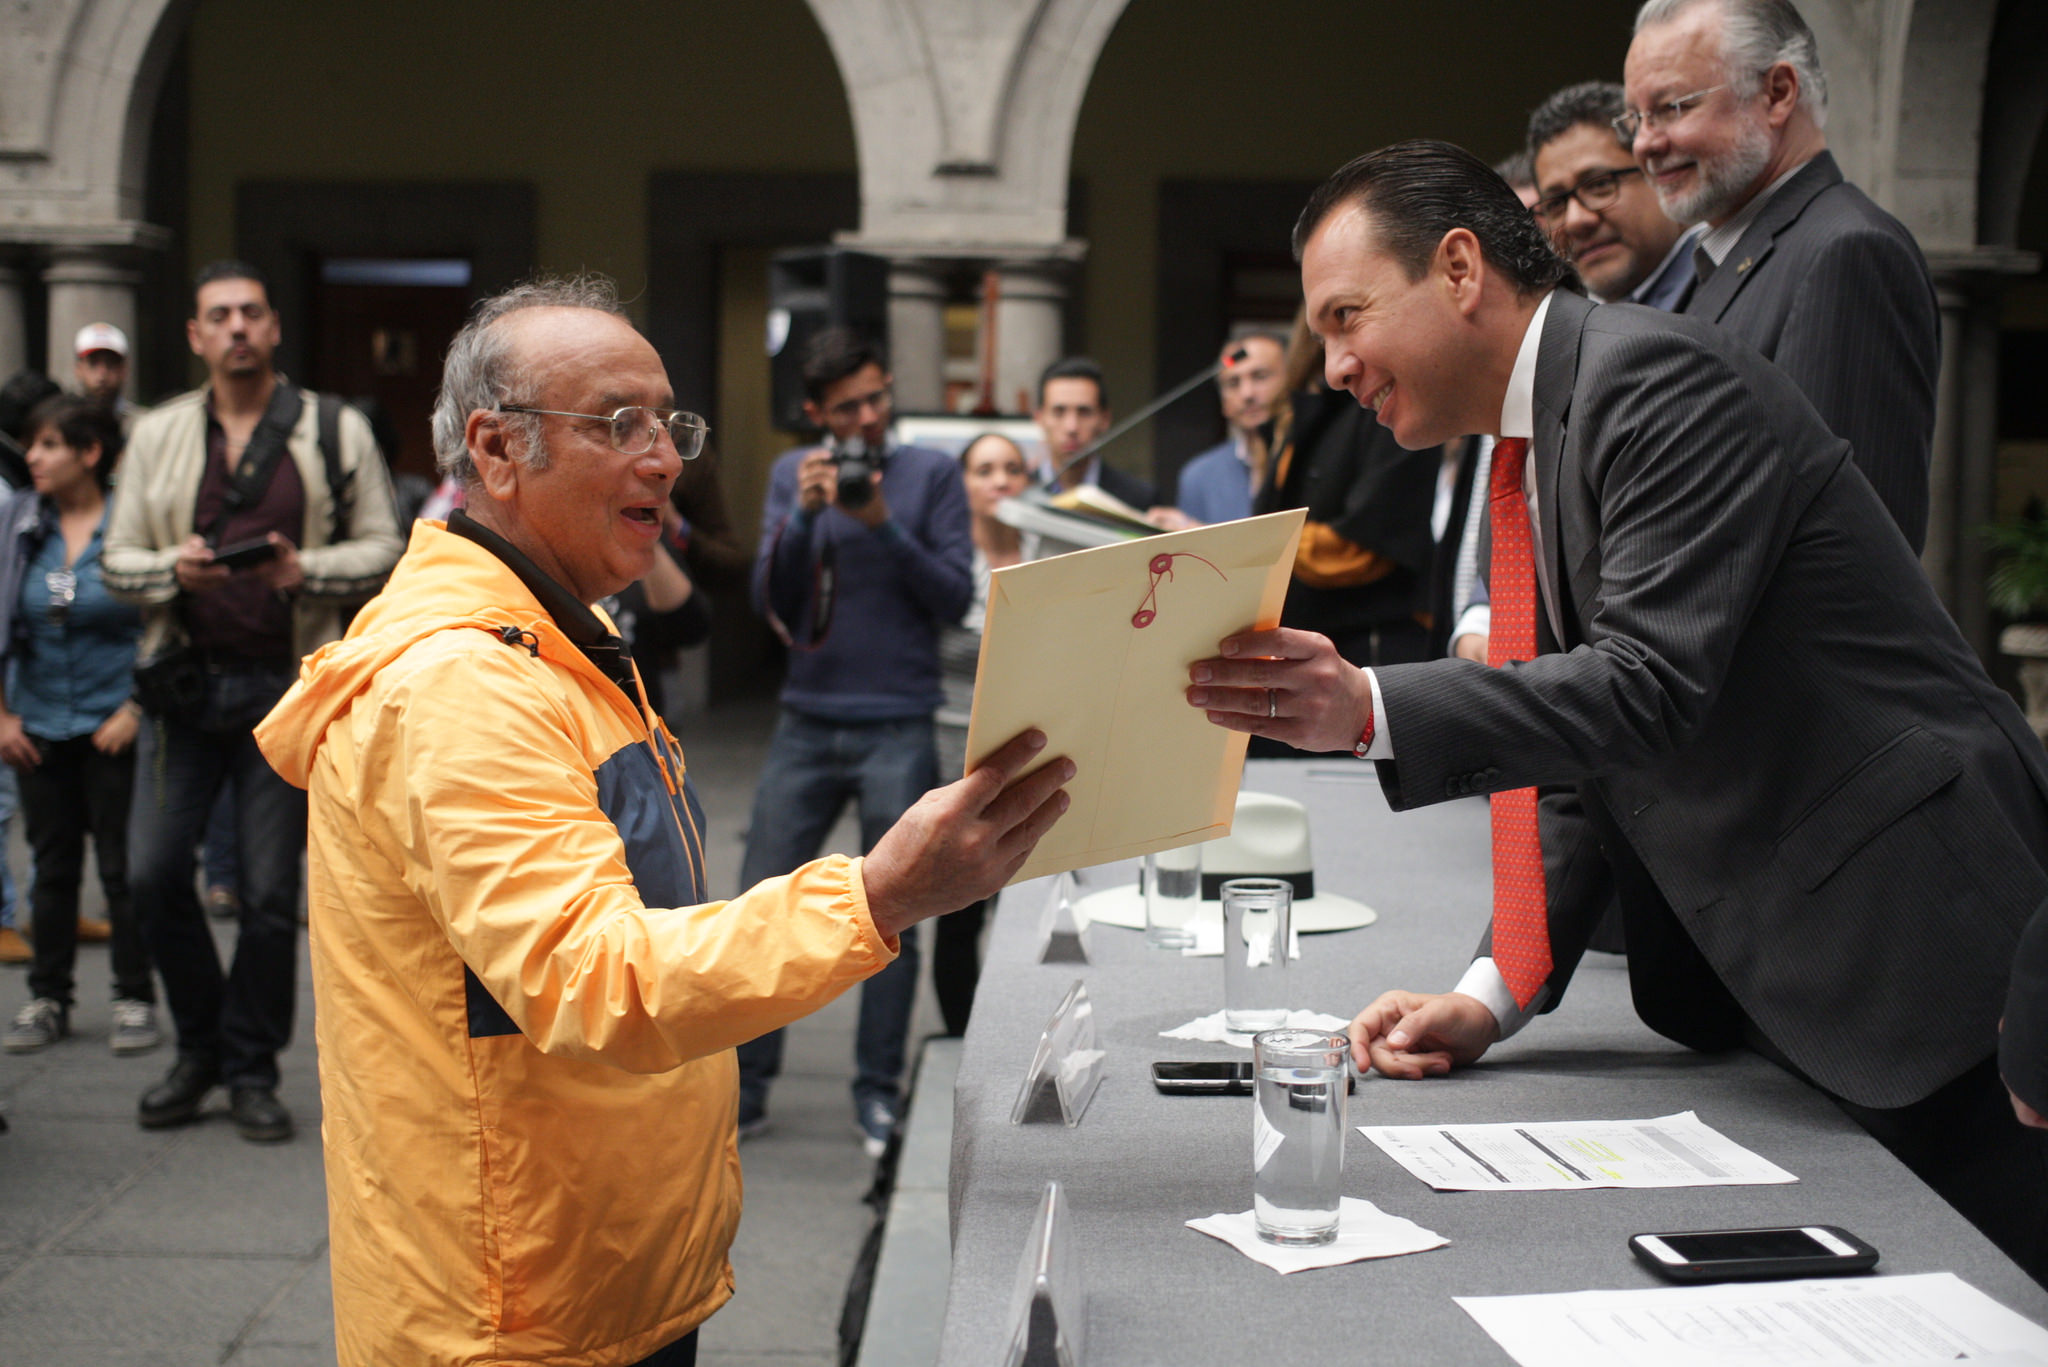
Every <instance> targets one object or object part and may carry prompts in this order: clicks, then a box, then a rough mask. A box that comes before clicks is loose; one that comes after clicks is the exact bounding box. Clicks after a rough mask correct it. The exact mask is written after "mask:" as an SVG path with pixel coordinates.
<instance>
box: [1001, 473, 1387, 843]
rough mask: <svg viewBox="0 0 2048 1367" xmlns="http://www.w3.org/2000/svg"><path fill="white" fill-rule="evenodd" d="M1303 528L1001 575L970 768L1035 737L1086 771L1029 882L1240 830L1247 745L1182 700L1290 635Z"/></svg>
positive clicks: (1284, 521)
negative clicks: (1250, 640)
mask: <svg viewBox="0 0 2048 1367" xmlns="http://www.w3.org/2000/svg"><path fill="white" fill-rule="evenodd" d="M1304 516H1305V514H1304V512H1303V511H1302V510H1301V509H1298V508H1297V509H1293V510H1290V511H1288V512H1284V513H1273V514H1271V515H1269V516H1266V517H1254V518H1247V519H1244V520H1243V521H1239V522H1222V523H1218V524H1216V525H1214V526H1210V527H1198V528H1195V529H1193V530H1191V531H1185V532H1174V533H1170V534H1168V535H1164V536H1153V537H1146V538H1145V539H1143V540H1140V541H1129V542H1124V543H1122V544H1119V545H1114V546H1102V547H1098V548H1096V549H1093V550H1086V551H1075V552H1072V553H1071V554H1068V555H1060V556H1054V557H1052V558H1050V559H1047V560H1038V561H1033V562H1032V563H1030V564H1025V565H1014V566H1011V567H1009V568H1006V569H1000V570H997V571H996V572H995V574H994V575H993V576H992V578H991V581H990V585H989V603H988V620H987V624H986V625H985V627H984V628H983V632H982V639H981V663H980V669H979V673H978V675H977V682H976V686H975V693H974V716H973V719H972V721H971V723H970V724H969V727H968V732H967V767H968V769H969V770H970V771H971V770H972V769H973V768H974V767H975V766H976V765H978V764H980V763H981V762H982V760H983V759H984V758H985V757H986V756H988V755H989V754H990V753H991V752H993V751H994V750H995V748H996V746H997V745H998V744H999V743H1000V742H1002V741H1004V740H1007V739H1008V738H1009V737H1011V736H1014V735H1016V734H1017V733H1018V732H1019V731H1022V730H1024V729H1025V728H1027V727H1036V728H1038V729H1039V730H1041V731H1043V732H1044V733H1045V735H1046V737H1047V744H1046V750H1045V753H1047V754H1049V755H1067V756H1070V757H1071V758H1072V759H1073V760H1074V762H1075V764H1076V765H1077V766H1078V769H1079V772H1078V775H1077V777H1076V778H1075V779H1074V781H1073V783H1072V784H1071V785H1069V787H1068V789H1067V792H1068V793H1069V795H1070V796H1071V798H1072V800H1073V805H1072V807H1071V808H1070V809H1069V811H1068V812H1067V814H1066V815H1065V817H1063V818H1062V819H1061V820H1060V821H1059V823H1058V824H1057V825H1055V826H1054V827H1053V828H1052V830H1051V831H1050V832H1048V833H1047V834H1046V836H1045V838H1044V839H1042V840H1041V841H1040V842H1039V843H1038V848H1037V849H1036V851H1034V852H1033V854H1032V855H1031V857H1030V858H1029V859H1028V860H1026V861H1025V862H1024V864H1023V866H1022V867H1021V868H1020V869H1019V870H1018V872H1017V875H1016V878H1017V880H1022V879H1026V878H1037V877H1041V876H1044V875H1046V874H1053V873H1063V872H1065V871H1067V870H1069V869H1076V868H1083V867H1086V866H1088V865H1091V864H1101V863H1106V862H1108V861H1110V860H1114V859H1129V858H1133V857H1135V856H1137V855H1141V854H1147V853H1151V852H1152V851H1155V850H1165V849H1173V848H1176V847H1177V846H1181V845H1191V844H1194V843H1195V842H1197V841H1200V840H1208V839H1211V838H1213V837H1215V836H1219V835H1222V834H1224V833H1225V832H1227V831H1228V830H1229V829H1230V821H1231V817H1232V814H1233V813H1234V812H1235V810H1236V799H1237V787H1238V780H1239V779H1240V777H1241V776H1242V774H1243V771H1244V752H1245V745H1246V740H1245V737H1244V736H1243V735H1241V734H1239V733H1237V732H1236V731H1232V730H1227V729H1224V728H1222V727H1218V726H1212V725H1210V724H1209V722H1208V721H1207V720H1206V719H1205V718H1204V717H1203V716H1202V715H1201V714H1200V713H1198V712H1196V711H1194V710H1192V709H1191V708H1189V707H1188V705H1187V702H1186V701H1185V699H1184V697H1183V690H1184V689H1185V687H1186V684H1187V679H1188V669H1189V667H1190V666H1191V665H1193V664H1194V663H1195V662H1196V661H1197V660H1201V659H1204V658H1206V657H1208V656H1211V655H1213V654H1214V653H1215V651H1216V648H1217V647H1216V643H1217V642H1218V641H1219V640H1221V639H1222V638H1223V637H1225V636H1228V635H1231V634H1232V633H1235V632H1242V631H1245V630H1247V629H1270V628H1272V627H1274V626H1275V625H1276V624H1277V623H1278V622H1279V620H1280V609H1281V606H1282V604H1283V603H1284V602H1285V601H1286V597H1287V584H1288V579H1289V577H1290V575H1291V573H1292V571H1293V567H1294V551H1295V544H1296V542H1297V541H1298V540H1299V539H1300V536H1301V525H1302V520H1303V518H1304ZM1345 743H1346V744H1349V741H1346V742H1345Z"/></svg>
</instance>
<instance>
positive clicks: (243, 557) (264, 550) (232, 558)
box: [213, 539, 277, 570]
mask: <svg viewBox="0 0 2048 1367" xmlns="http://www.w3.org/2000/svg"><path fill="white" fill-rule="evenodd" d="M275 559H277V546H276V545H275V543H273V542H271V541H269V540H267V539H266V540H262V541H237V542H236V543H235V544H234V545H232V546H222V547H221V548H220V549H219V550H217V551H215V552H214V553H213V563H214V564H216V565H222V566H225V567H226V568H228V569H231V570H249V569H254V568H256V566H258V565H261V564H263V563H264V562H265V561H269V560H275Z"/></svg>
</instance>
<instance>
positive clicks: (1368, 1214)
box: [1188, 1196, 1450, 1275]
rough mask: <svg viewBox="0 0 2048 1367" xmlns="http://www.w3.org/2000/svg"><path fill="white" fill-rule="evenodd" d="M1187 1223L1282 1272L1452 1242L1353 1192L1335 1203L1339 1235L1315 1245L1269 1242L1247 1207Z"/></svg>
mask: <svg viewBox="0 0 2048 1367" xmlns="http://www.w3.org/2000/svg"><path fill="white" fill-rule="evenodd" d="M1188 1228H1189V1229H1192V1230H1198V1231H1200V1232H1201V1233H1203V1234H1207V1235H1209V1236H1210V1237H1211V1238H1216V1239H1221V1240H1222V1241H1223V1242H1224V1243H1226V1244H1229V1245H1230V1246H1231V1247H1232V1248H1234V1249H1236V1250H1237V1251H1238V1252H1239V1253H1242V1254H1244V1256H1245V1257H1247V1258H1250V1259H1251V1260H1252V1261H1253V1262H1255V1263H1264V1264H1265V1265H1266V1266H1267V1267H1270V1268H1272V1269H1273V1270H1274V1271H1275V1272H1278V1273H1281V1274H1282V1275H1285V1274H1286V1273H1289V1272H1301V1271H1304V1270H1306V1269H1308V1268H1311V1267H1336V1266H1338V1265H1339V1264H1342V1263H1356V1262H1363V1261H1364V1260H1365V1259H1367V1258H1396V1257H1399V1256H1400V1255H1401V1254H1403V1253H1421V1252H1424V1251H1426V1250H1428V1249H1432V1248H1442V1247H1444V1246H1445V1245H1447V1244H1448V1243H1450V1240H1449V1239H1446V1238H1445V1237H1444V1236H1443V1235H1441V1234H1438V1233H1437V1232H1436V1231H1435V1230H1431V1229H1424V1228H1423V1227H1422V1226H1421V1225H1418V1224H1416V1223H1415V1222H1414V1221H1413V1220H1404V1219H1402V1218H1401V1217H1400V1216H1398V1215H1389V1214H1387V1213H1386V1212H1385V1211H1383V1210H1381V1209H1380V1208H1379V1207H1378V1206H1376V1205H1374V1204H1373V1203H1372V1202H1370V1201H1361V1200H1358V1199H1357V1198H1356V1197H1351V1196H1346V1197H1345V1198H1344V1199H1343V1200H1342V1201H1341V1202H1340V1203H1339V1204H1338V1206H1337V1237H1336V1238H1335V1239H1333V1240H1331V1241H1330V1242H1329V1243H1327V1244H1318V1245H1315V1246H1313V1247H1301V1246H1297V1245H1291V1244H1269V1243H1267V1242H1266V1241H1265V1240H1263V1239H1261V1238H1260V1237H1259V1233H1258V1229H1257V1228H1256V1227H1255V1226H1254V1225H1253V1224H1252V1213H1251V1212H1250V1211H1248V1210H1247V1211H1243V1212H1241V1213H1240V1214H1237V1215H1211V1216H1209V1217H1208V1218H1207V1219H1203V1220H1190V1221H1188Z"/></svg>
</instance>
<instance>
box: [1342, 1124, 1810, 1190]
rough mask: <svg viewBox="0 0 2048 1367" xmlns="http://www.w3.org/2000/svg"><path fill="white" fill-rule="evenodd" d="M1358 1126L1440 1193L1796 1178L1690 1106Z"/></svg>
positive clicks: (1736, 1184)
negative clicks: (1624, 1116)
mask: <svg viewBox="0 0 2048 1367" xmlns="http://www.w3.org/2000/svg"><path fill="white" fill-rule="evenodd" d="M1358 1130H1359V1133H1361V1134H1363V1135H1364V1136H1365V1137H1366V1138H1367V1139H1370V1140H1371V1141H1372V1142H1373V1143H1375V1144H1377V1145H1379V1146H1380V1147H1381V1148H1382V1149H1384V1150H1386V1152H1387V1155H1388V1156H1389V1157H1391V1158H1392V1159H1393V1160H1394V1161H1395V1162H1397V1163H1399V1164H1400V1165H1401V1166H1402V1167H1404V1168H1406V1169H1408V1171H1410V1172H1412V1173H1414V1174H1415V1175H1416V1176H1417V1177H1420V1178H1421V1179H1422V1180H1423V1181H1425V1182H1427V1183H1429V1184H1430V1185H1431V1186H1432V1187H1435V1188H1436V1189H1437V1190H1438V1191H1566V1190H1570V1189H1572V1188H1575V1187H1746V1186H1761V1185H1765V1184H1768V1183H1773V1182H1796V1181H1798V1180H1799V1179H1798V1178H1797V1177H1794V1176H1793V1175H1792V1174H1791V1173H1789V1172H1787V1171H1785V1170H1784V1169H1783V1168H1781V1167H1779V1166H1778V1165H1777V1164H1775V1163H1772V1162H1768V1161H1766V1160H1765V1159H1763V1158H1760V1157H1758V1156H1757V1155H1756V1154H1753V1153H1751V1152H1750V1151H1749V1150H1748V1149H1745V1148H1743V1147H1742V1146H1741V1145H1740V1144H1737V1143H1736V1142H1735V1141H1734V1140H1732V1139H1730V1138H1728V1137H1727V1136H1726V1135H1724V1134H1721V1133H1720V1132H1718V1131H1716V1130H1711V1129H1709V1128H1707V1127H1706V1126H1705V1125H1702V1124H1701V1123H1700V1118H1699V1117H1698V1116H1697V1115H1695V1114H1694V1113H1693V1112H1691V1111H1681V1112H1679V1113H1678V1114H1677V1115H1667V1116H1660V1117H1658V1118H1657V1119H1655V1120H1564V1121H1556V1122H1552V1123H1547V1124H1506V1125H1360V1126H1359V1127H1358Z"/></svg>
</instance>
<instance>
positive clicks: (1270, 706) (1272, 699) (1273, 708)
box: [1266, 688, 1280, 721]
mask: <svg viewBox="0 0 2048 1367" xmlns="http://www.w3.org/2000/svg"><path fill="white" fill-rule="evenodd" d="M1279 715H1280V699H1279V698H1278V697H1277V696H1276V695H1275V694H1274V692H1273V690H1272V689H1270V688H1269V689H1267V690H1266V719H1267V720H1268V721H1271V720H1272V719H1273V718H1275V717H1277V716H1279Z"/></svg>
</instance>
